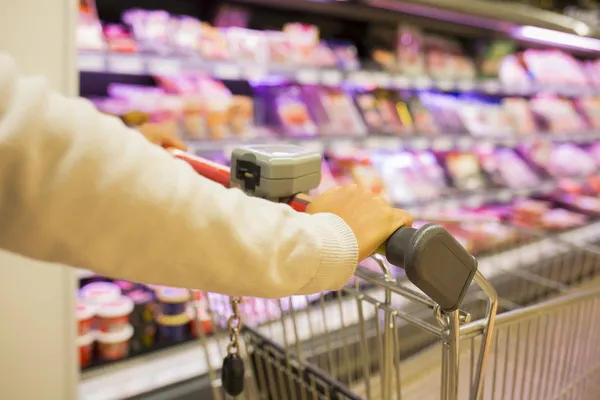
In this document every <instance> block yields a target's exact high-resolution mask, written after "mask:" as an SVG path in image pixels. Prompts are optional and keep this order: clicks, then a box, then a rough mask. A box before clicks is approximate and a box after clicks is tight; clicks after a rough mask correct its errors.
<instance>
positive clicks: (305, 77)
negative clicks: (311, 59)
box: [296, 68, 319, 85]
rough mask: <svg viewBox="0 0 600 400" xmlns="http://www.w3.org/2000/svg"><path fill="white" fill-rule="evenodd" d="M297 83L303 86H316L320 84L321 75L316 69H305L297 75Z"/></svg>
mask: <svg viewBox="0 0 600 400" xmlns="http://www.w3.org/2000/svg"><path fill="white" fill-rule="evenodd" d="M296 81H298V83H300V84H303V85H316V84H318V83H319V74H318V71H317V70H316V69H310V68H303V69H301V70H299V71H298V72H297V73H296Z"/></svg>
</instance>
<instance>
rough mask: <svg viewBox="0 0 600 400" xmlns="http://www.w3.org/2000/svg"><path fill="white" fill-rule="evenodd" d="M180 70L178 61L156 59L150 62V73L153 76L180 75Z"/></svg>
mask: <svg viewBox="0 0 600 400" xmlns="http://www.w3.org/2000/svg"><path fill="white" fill-rule="evenodd" d="M180 70H181V67H180V64H179V61H178V60H171V59H168V58H155V59H152V60H150V61H148V71H149V72H150V73H151V74H153V75H178V74H179V72H180Z"/></svg>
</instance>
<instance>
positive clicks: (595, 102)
mask: <svg viewBox="0 0 600 400" xmlns="http://www.w3.org/2000/svg"><path fill="white" fill-rule="evenodd" d="M577 105H578V108H579V109H580V110H581V112H582V113H583V114H584V115H585V117H586V119H587V122H588V125H589V126H590V128H592V129H600V96H583V97H580V98H579V99H578V100H577Z"/></svg>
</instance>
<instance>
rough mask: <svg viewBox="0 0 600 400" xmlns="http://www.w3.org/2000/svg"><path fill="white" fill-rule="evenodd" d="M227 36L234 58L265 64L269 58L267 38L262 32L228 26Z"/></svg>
mask: <svg viewBox="0 0 600 400" xmlns="http://www.w3.org/2000/svg"><path fill="white" fill-rule="evenodd" d="M225 37H226V39H227V43H228V44H229V54H230V56H231V59H232V60H236V61H240V62H251V63H256V64H265V63H266V62H267V58H268V52H267V43H266V38H265V36H264V35H263V34H262V32H259V31H254V30H250V29H243V28H228V29H227V30H225Z"/></svg>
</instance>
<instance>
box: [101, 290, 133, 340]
mask: <svg viewBox="0 0 600 400" xmlns="http://www.w3.org/2000/svg"><path fill="white" fill-rule="evenodd" d="M132 311H133V301H132V300H131V299H130V298H129V297H126V296H121V297H119V298H118V299H117V300H114V301H111V302H108V303H103V304H101V305H99V306H98V310H97V311H96V315H97V320H98V329H99V330H100V331H101V332H117V331H120V330H122V329H124V328H125V327H126V326H128V325H129V317H130V315H131V312H132Z"/></svg>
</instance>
